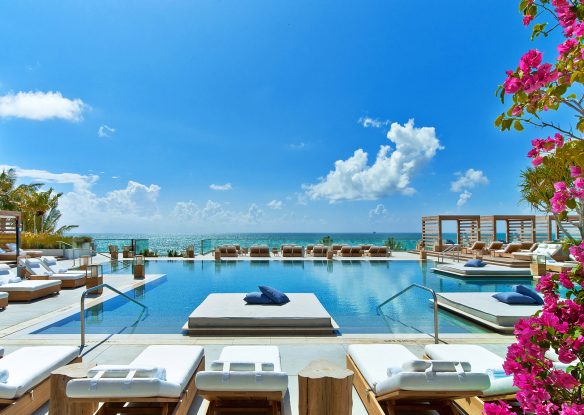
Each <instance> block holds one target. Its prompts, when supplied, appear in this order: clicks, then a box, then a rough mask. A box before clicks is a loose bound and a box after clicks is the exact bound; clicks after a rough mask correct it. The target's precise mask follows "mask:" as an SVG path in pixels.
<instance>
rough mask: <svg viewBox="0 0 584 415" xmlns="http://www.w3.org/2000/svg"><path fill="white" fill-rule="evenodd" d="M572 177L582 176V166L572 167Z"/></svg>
mask: <svg viewBox="0 0 584 415" xmlns="http://www.w3.org/2000/svg"><path fill="white" fill-rule="evenodd" d="M570 175H571V176H572V177H580V176H582V168H581V167H580V166H570Z"/></svg>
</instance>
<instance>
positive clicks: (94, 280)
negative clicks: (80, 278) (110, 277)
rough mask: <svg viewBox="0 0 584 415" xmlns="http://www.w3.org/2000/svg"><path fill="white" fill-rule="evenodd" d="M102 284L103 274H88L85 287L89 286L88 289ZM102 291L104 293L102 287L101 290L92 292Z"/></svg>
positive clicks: (98, 293) (100, 292) (98, 292)
mask: <svg viewBox="0 0 584 415" xmlns="http://www.w3.org/2000/svg"><path fill="white" fill-rule="evenodd" d="M101 284H103V275H100V276H99V277H90V276H87V277H86V278H85V287H87V289H89V288H93V287H97V286H98V285H101ZM102 293H103V288H100V289H99V290H95V291H92V292H91V293H90V294H97V295H101V294H102Z"/></svg>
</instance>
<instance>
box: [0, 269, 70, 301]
mask: <svg viewBox="0 0 584 415" xmlns="http://www.w3.org/2000/svg"><path fill="white" fill-rule="evenodd" d="M0 291H3V292H6V293H8V301H32V300H36V299H37V298H41V297H46V296H48V295H53V294H58V293H59V291H61V281H48V280H38V281H36V280H22V279H20V278H19V277H18V276H17V275H16V268H10V267H9V266H8V265H6V264H0Z"/></svg>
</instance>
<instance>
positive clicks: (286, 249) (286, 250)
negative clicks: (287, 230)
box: [280, 245, 294, 258]
mask: <svg viewBox="0 0 584 415" xmlns="http://www.w3.org/2000/svg"><path fill="white" fill-rule="evenodd" d="M280 252H281V253H282V256H283V257H285V258H291V257H292V256H293V255H294V246H293V245H282V246H281V247H280Z"/></svg>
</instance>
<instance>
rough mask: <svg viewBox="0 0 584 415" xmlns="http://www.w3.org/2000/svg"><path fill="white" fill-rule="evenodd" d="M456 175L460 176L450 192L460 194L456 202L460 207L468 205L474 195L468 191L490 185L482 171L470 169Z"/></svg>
mask: <svg viewBox="0 0 584 415" xmlns="http://www.w3.org/2000/svg"><path fill="white" fill-rule="evenodd" d="M455 175H456V176H458V179H456V180H455V181H453V182H452V183H450V190H451V191H453V192H456V193H460V195H459V196H458V201H457V202H456V206H458V207H461V206H462V205H464V204H466V202H468V201H469V200H470V198H471V197H472V193H471V192H469V191H468V190H469V189H473V188H475V187H477V186H480V185H487V184H489V179H488V178H487V176H485V174H484V173H483V171H482V170H475V169H468V170H467V171H465V172H464V173H460V172H458V173H455Z"/></svg>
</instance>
